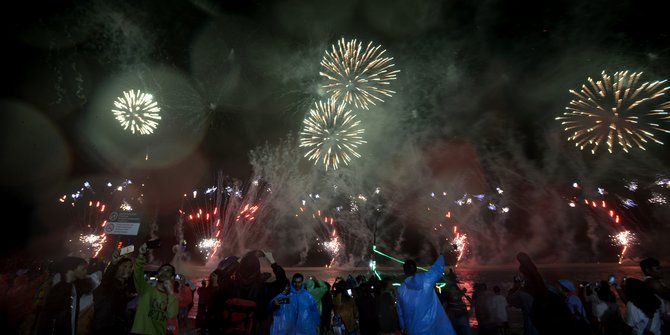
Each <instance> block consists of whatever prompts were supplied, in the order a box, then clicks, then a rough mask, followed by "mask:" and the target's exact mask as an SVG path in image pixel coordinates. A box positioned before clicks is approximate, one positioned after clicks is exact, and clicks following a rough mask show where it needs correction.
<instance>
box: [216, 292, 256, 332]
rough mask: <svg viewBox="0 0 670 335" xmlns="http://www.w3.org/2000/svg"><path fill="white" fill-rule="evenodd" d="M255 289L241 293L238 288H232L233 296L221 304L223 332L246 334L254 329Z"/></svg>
mask: <svg viewBox="0 0 670 335" xmlns="http://www.w3.org/2000/svg"><path fill="white" fill-rule="evenodd" d="M256 292H257V290H255V289H252V290H250V291H249V292H247V293H246V294H243V293H242V292H241V291H240V290H239V288H238V289H235V290H233V296H232V297H231V298H229V299H227V300H226V301H225V302H224V304H223V324H224V325H225V326H224V332H223V333H224V334H231V335H233V334H234V335H248V334H252V333H253V330H254V324H255V321H254V318H255V317H256V310H257V304H256V300H255V298H256V297H255V296H256V294H255V293H256Z"/></svg>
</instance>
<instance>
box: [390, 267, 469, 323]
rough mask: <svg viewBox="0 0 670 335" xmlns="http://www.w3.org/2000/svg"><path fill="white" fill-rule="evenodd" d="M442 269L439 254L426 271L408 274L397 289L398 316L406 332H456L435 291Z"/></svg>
mask: <svg viewBox="0 0 670 335" xmlns="http://www.w3.org/2000/svg"><path fill="white" fill-rule="evenodd" d="M443 270H444V257H443V256H440V257H438V258H437V260H436V261H435V263H434V264H433V266H431V267H430V270H428V272H425V273H417V274H415V275H414V276H411V277H408V278H407V279H405V282H404V283H403V284H402V285H401V286H400V288H399V289H398V298H397V300H398V303H397V305H396V307H397V309H398V319H399V321H400V327H401V328H402V329H404V330H405V331H406V332H407V334H408V335H419V334H426V335H428V334H430V335H443V334H444V335H454V334H456V332H455V331H454V328H453V327H452V326H451V322H450V321H449V318H448V317H447V314H446V313H445V312H444V308H442V304H440V299H439V298H438V297H437V293H436V292H435V284H436V283H437V280H438V279H439V278H440V277H441V276H442V271H443Z"/></svg>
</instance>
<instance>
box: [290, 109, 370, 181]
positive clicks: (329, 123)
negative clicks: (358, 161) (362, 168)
mask: <svg viewBox="0 0 670 335" xmlns="http://www.w3.org/2000/svg"><path fill="white" fill-rule="evenodd" d="M364 132H365V129H363V128H361V127H360V121H359V120H356V116H355V115H354V114H353V113H352V112H351V110H348V111H345V105H344V104H339V105H338V104H336V101H335V100H333V99H328V101H327V102H325V103H324V102H322V101H320V102H317V103H314V108H313V109H310V111H309V115H308V116H307V118H305V120H304V121H303V130H302V131H301V132H300V147H305V148H307V149H308V150H307V153H306V154H305V156H304V157H307V158H308V159H309V160H313V161H314V165H316V164H318V163H319V162H321V163H323V165H324V166H325V167H326V170H328V169H329V168H332V169H333V170H336V169H338V167H339V166H340V164H341V163H344V164H345V165H349V162H351V160H352V158H353V157H356V158H360V157H361V155H360V154H359V153H358V152H356V149H357V148H358V146H359V145H361V144H363V143H367V142H366V141H364V140H363V137H362V136H361V135H363V133H364Z"/></svg>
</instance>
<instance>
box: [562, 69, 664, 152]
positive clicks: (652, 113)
mask: <svg viewBox="0 0 670 335" xmlns="http://www.w3.org/2000/svg"><path fill="white" fill-rule="evenodd" d="M641 75H642V72H638V73H636V72H633V73H631V74H630V75H629V73H628V71H620V72H616V73H614V76H613V77H612V76H610V75H608V74H607V73H605V71H603V72H602V80H598V81H594V80H593V79H591V78H588V82H589V84H590V86H587V85H582V88H581V90H580V91H579V92H577V91H574V90H570V93H572V94H573V95H574V96H576V97H577V100H572V101H570V105H569V106H568V107H566V108H565V109H566V110H567V112H565V113H563V116H560V117H557V118H556V120H561V124H562V125H564V126H565V128H564V131H565V132H568V133H571V135H570V137H568V140H570V141H574V142H575V145H576V146H577V147H579V148H580V149H582V150H583V149H584V148H585V147H589V146H590V147H592V148H591V153H593V154H595V152H596V150H597V149H598V146H599V145H600V144H601V143H606V144H607V150H608V151H609V153H613V151H614V142H615V141H616V143H618V144H619V147H620V148H621V150H623V151H624V152H628V149H629V148H633V145H636V146H637V147H638V148H640V149H642V150H646V149H645V145H646V144H647V143H648V142H649V141H653V142H655V143H657V144H663V142H661V141H660V140H658V139H657V138H656V136H655V134H654V132H656V131H658V132H664V133H670V130H668V129H666V127H665V126H664V125H663V123H667V122H670V115H668V112H667V109H668V108H670V100H669V99H668V96H667V95H666V94H665V91H666V90H668V89H669V88H670V87H668V86H664V85H665V82H666V81H665V80H663V81H655V82H651V83H650V82H644V83H642V84H638V81H639V79H640V76H641Z"/></svg>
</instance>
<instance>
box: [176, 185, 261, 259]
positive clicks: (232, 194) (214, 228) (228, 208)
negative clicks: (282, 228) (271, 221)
mask: <svg viewBox="0 0 670 335" xmlns="http://www.w3.org/2000/svg"><path fill="white" fill-rule="evenodd" d="M269 193H271V191H270V188H269V185H268V184H267V183H266V182H264V181H262V180H261V179H260V178H252V179H251V180H250V181H249V182H247V183H243V182H241V181H239V180H232V181H229V182H225V183H224V177H223V174H222V173H221V172H219V173H218V177H217V185H216V186H214V187H210V188H209V189H207V191H205V192H204V195H202V196H200V197H199V196H198V192H197V191H194V192H193V195H192V196H189V195H188V194H186V195H185V198H187V199H188V200H189V201H188V207H189V208H188V209H186V210H184V209H182V210H181V212H182V213H183V214H184V216H185V221H186V225H187V227H190V229H191V230H192V231H193V232H194V234H195V235H196V239H197V240H198V242H197V246H198V247H199V249H200V252H201V253H203V254H204V255H205V259H206V260H207V261H210V260H211V261H213V260H216V259H218V255H220V254H224V255H240V254H242V253H243V252H245V251H247V250H248V249H249V248H250V246H256V247H259V246H262V245H263V243H264V242H265V241H266V240H267V239H268V238H269V236H271V234H272V232H271V231H270V230H268V229H269V228H270V227H266V226H263V225H261V224H260V223H259V222H263V221H262V220H259V216H262V213H263V212H264V202H265V198H266V197H267V195H268V194H269Z"/></svg>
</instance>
